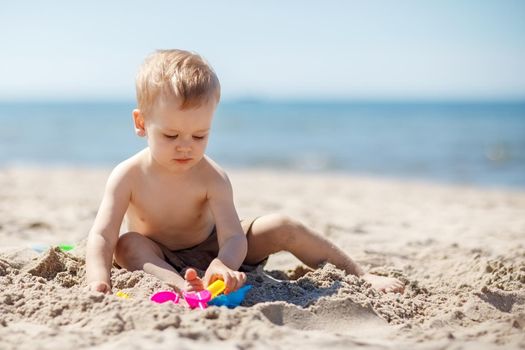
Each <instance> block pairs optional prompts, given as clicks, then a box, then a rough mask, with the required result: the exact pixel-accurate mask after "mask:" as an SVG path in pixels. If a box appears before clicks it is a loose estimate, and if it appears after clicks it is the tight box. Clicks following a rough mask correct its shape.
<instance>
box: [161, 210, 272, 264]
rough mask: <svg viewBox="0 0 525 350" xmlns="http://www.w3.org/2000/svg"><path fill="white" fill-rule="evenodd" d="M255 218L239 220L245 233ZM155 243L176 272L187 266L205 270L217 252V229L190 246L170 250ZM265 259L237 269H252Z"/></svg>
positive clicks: (264, 261)
mask: <svg viewBox="0 0 525 350" xmlns="http://www.w3.org/2000/svg"><path fill="white" fill-rule="evenodd" d="M256 219H257V218H253V219H243V220H241V226H242V229H243V231H244V233H245V234H246V235H248V234H249V233H250V232H251V229H252V225H253V223H254V222H255V220H256ZM155 243H157V244H158V246H159V247H160V249H162V253H163V254H164V258H165V259H166V261H167V262H168V263H169V264H170V265H171V266H173V267H174V268H175V270H177V271H178V272H182V271H183V270H185V269H186V268H188V267H193V268H195V269H198V270H201V271H206V269H207V268H208V266H209V265H210V263H211V262H212V260H213V259H215V258H216V257H217V255H218V254H219V242H218V240H217V230H216V228H215V227H214V228H213V230H212V232H211V233H210V235H209V236H208V238H206V240H204V241H203V242H202V243H200V244H197V245H196V246H193V247H191V248H186V249H180V250H170V249H169V248H167V247H165V246H164V245H162V244H160V243H158V242H155ZM267 260H268V258H266V259H264V260H263V261H261V262H260V263H258V264H255V265H250V264H242V265H241V267H240V268H239V271H244V272H250V271H253V270H255V269H256V268H257V266H259V265H263V266H264V264H266V261H267Z"/></svg>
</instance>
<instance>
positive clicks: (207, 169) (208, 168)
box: [202, 156, 232, 196]
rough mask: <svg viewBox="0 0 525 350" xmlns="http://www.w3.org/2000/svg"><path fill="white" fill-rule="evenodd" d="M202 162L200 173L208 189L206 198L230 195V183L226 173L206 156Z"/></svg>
mask: <svg viewBox="0 0 525 350" xmlns="http://www.w3.org/2000/svg"><path fill="white" fill-rule="evenodd" d="M203 161H204V164H203V170H202V173H203V179H204V181H205V182H206V187H207V189H208V196H210V195H213V194H216V195H217V194H228V193H230V192H231V191H232V189H231V183H230V179H229V178H228V174H227V173H226V171H225V170H224V169H223V168H222V167H221V166H220V165H219V164H217V163H216V162H215V161H214V160H213V159H211V158H210V157H208V156H205V158H204V159H203Z"/></svg>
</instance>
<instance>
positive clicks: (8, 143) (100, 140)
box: [0, 99, 525, 189]
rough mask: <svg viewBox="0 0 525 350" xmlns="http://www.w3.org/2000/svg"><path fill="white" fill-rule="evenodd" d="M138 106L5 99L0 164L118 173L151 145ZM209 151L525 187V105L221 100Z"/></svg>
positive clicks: (228, 162) (298, 167) (252, 163)
mask: <svg viewBox="0 0 525 350" xmlns="http://www.w3.org/2000/svg"><path fill="white" fill-rule="evenodd" d="M134 107H135V103H134V102H133V101H103V102H100V101H99V102H96V101H88V102H75V101H68V102H56V101H53V102H51V101H39V102H21V101H19V102H0V122H1V123H2V126H1V127H0V167H8V166H17V165H37V166H101V167H112V166H115V165H116V164H118V163H120V162H121V161H122V160H124V159H126V158H128V157H130V156H131V155H133V154H135V153H136V152H138V151H139V150H140V149H142V148H144V147H145V146H146V143H145V140H144V139H141V138H138V137H137V136H135V134H134V131H133V123H132V119H131V111H132V109H133V108H134ZM207 154H208V155H209V156H210V157H212V158H213V159H214V160H216V161H217V162H218V163H219V164H221V165H223V166H225V167H230V168H270V169H283V170H292V171H300V172H342V173H349V174H359V175H370V176H384V177H393V178H403V179H421V180H428V181H437V182H445V183H453V184H467V185H474V186H482V187H504V188H520V189H524V188H525V101H515V102H512V101H495V102H491V101H487V102H483V101H300V100H293V101H292V100H289V101H286V100H280V101H267V100H257V99H244V100H230V101H224V102H221V104H220V105H219V107H218V109H217V112H216V114H215V118H214V122H213V128H212V133H211V134H210V142H209V145H208V150H207Z"/></svg>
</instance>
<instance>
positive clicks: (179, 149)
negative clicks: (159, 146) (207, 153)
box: [175, 144, 191, 152]
mask: <svg viewBox="0 0 525 350" xmlns="http://www.w3.org/2000/svg"><path fill="white" fill-rule="evenodd" d="M175 150H176V151H177V152H187V151H190V150H191V147H190V146H189V145H187V144H179V145H177V146H176V147H175Z"/></svg>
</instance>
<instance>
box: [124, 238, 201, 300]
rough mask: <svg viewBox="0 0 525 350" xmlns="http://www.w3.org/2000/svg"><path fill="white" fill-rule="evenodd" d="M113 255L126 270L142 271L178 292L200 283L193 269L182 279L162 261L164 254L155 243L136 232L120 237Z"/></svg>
mask: <svg viewBox="0 0 525 350" xmlns="http://www.w3.org/2000/svg"><path fill="white" fill-rule="evenodd" d="M114 255H115V260H116V262H117V263H118V264H119V265H120V266H121V267H123V268H125V269H126V270H129V271H135V270H144V272H146V273H149V274H151V275H154V276H155V277H157V278H159V279H160V280H162V281H164V282H166V283H168V284H170V285H171V286H172V287H174V288H175V289H176V290H177V291H179V292H180V291H182V290H183V289H186V288H187V287H188V284H189V285H191V286H193V285H194V284H195V283H197V284H198V282H199V281H200V278H198V276H197V274H196V272H195V270H193V269H188V271H186V275H185V278H186V280H185V279H184V278H182V276H181V275H180V274H179V273H178V272H177V271H176V270H175V268H174V267H173V266H171V265H170V264H169V263H168V262H166V261H165V260H164V254H163V253H162V250H161V249H160V247H159V246H158V245H157V243H155V242H154V241H152V240H151V239H149V238H147V237H144V236H143V235H141V234H140V233H137V232H128V233H125V234H123V235H122V236H120V238H119V240H118V242H117V246H116V248H115V254H114ZM200 283H201V284H202V282H200ZM197 287H198V286H197ZM197 289H202V288H197Z"/></svg>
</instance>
